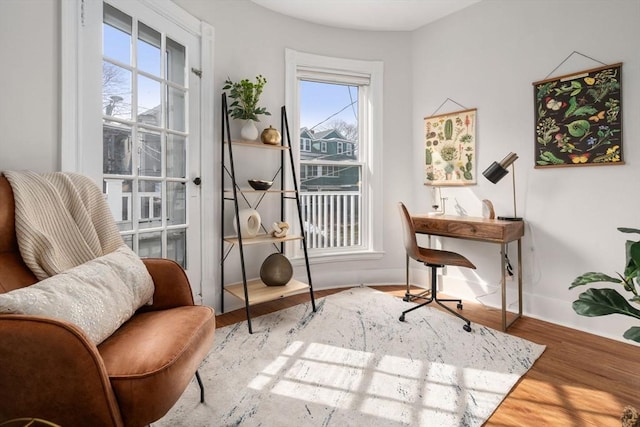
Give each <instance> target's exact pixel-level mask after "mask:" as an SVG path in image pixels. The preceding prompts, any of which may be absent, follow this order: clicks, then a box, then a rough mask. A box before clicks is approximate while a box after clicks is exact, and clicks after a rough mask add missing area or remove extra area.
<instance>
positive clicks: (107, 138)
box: [102, 122, 132, 175]
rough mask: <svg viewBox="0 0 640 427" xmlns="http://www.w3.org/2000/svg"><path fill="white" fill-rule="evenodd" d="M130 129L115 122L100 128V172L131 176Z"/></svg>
mask: <svg viewBox="0 0 640 427" xmlns="http://www.w3.org/2000/svg"><path fill="white" fill-rule="evenodd" d="M131 150H132V144H131V127H130V126H126V125H122V124H120V123H116V122H104V124H103V126H102V171H103V172H104V173H106V174H114V175H131V165H132V160H131V157H132V151H131Z"/></svg>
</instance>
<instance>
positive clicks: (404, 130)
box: [0, 0, 640, 339]
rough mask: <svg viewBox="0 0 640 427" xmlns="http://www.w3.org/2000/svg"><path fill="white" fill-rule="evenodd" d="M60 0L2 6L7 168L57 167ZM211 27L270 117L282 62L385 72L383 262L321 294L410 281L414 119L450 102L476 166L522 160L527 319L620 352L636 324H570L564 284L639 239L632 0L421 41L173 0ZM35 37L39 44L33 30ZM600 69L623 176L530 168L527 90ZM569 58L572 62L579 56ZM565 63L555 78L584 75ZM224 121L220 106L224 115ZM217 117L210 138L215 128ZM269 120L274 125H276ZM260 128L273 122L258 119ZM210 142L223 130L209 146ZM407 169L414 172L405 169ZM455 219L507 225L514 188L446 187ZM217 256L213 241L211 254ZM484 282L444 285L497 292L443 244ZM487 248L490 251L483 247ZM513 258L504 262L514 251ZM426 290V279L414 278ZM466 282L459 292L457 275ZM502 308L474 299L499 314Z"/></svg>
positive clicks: (437, 31)
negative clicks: (618, 113)
mask: <svg viewBox="0 0 640 427" xmlns="http://www.w3.org/2000/svg"><path fill="white" fill-rule="evenodd" d="M60 1H61V0H1V1H0V57H2V58H3V61H2V66H0V85H1V87H2V92H1V93H2V96H0V128H1V129H2V132H3V136H2V138H1V139H0V170H3V169H23V168H29V169H34V170H37V171H51V170H56V169H58V168H59V167H60V166H59V165H60V161H59V159H58V156H59V154H58V153H59V146H60V141H59V136H58V134H59V128H60V125H59V98H60V97H61V96H64V94H61V93H60V85H59V81H60V75H59V69H60V63H59V54H60V46H59V39H60V28H59V13H60V12H59V10H60ZM176 3H177V4H179V5H180V6H182V7H183V8H185V9H186V10H187V11H189V12H190V13H192V14H193V15H195V16H197V17H198V18H200V19H202V20H205V21H207V22H209V23H211V24H212V25H213V26H214V27H215V67H216V68H215V76H214V78H215V87H216V88H217V89H218V90H219V89H220V88H221V87H222V82H223V81H224V79H225V78H226V77H227V76H229V77H231V78H232V79H237V78H242V77H250V76H253V75H255V74H258V73H261V74H263V75H265V76H266V77H267V79H269V83H268V88H267V90H266V92H265V94H264V101H265V106H266V107H268V108H269V109H270V110H271V111H272V112H277V111H278V109H279V107H280V106H281V105H282V104H283V103H284V78H283V73H284V49H285V48H292V49H296V50H300V51H305V52H310V53H315V54H321V55H329V56H338V57H346V58H354V59H365V60H382V61H384V64H385V81H384V99H385V103H384V114H385V116H384V117H385V118H384V153H383V157H384V171H383V173H384V182H385V187H384V189H383V191H384V194H383V197H384V206H385V207H384V212H383V214H384V223H385V229H384V250H385V255H384V257H383V259H382V260H379V261H369V262H365V261H361V262H345V263H335V264H332V265H327V264H316V265H314V266H313V267H312V273H313V277H314V284H315V285H316V287H317V288H322V287H327V286H337V285H343V284H354V283H385V282H386V283H403V282H404V250H403V249H402V246H401V242H400V233H399V220H398V216H397V215H398V214H397V211H396V206H395V205H396V202H397V201H398V200H404V201H406V202H407V204H408V206H409V208H410V209H412V210H413V211H419V210H427V209H428V208H429V206H430V204H431V202H430V200H429V192H428V191H427V188H426V187H424V186H423V182H422V173H423V172H422V161H423V159H422V156H423V152H424V151H423V147H422V143H423V142H422V132H421V127H422V122H423V118H424V117H425V116H428V115H430V114H431V113H433V112H434V110H436V109H437V108H438V106H439V105H440V104H441V103H442V102H443V101H444V100H445V99H446V98H451V99H454V100H455V101H457V102H459V103H461V104H463V105H465V106H468V107H474V108H478V119H479V134H478V153H479V158H478V162H477V169H480V170H481V169H483V168H484V167H486V166H487V165H488V164H489V163H490V162H491V161H493V160H495V159H500V158H502V156H504V155H505V154H506V153H507V152H509V151H516V152H518V154H519V155H520V159H519V160H518V162H517V163H516V167H517V174H518V176H517V178H518V180H517V189H518V204H519V209H520V210H519V213H520V214H521V215H523V216H524V217H525V218H526V221H527V229H526V237H525V241H524V258H525V259H524V268H525V292H526V294H525V311H526V312H527V314H529V315H531V316H535V317H540V318H543V319H546V320H550V321H553V322H557V323H563V324H567V325H571V326H573V327H576V328H580V329H586V330H589V331H590V332H594V333H597V334H600V335H605V336H611V337H613V338H615V339H621V334H622V332H623V331H624V330H625V329H626V328H627V327H628V326H629V325H631V324H632V320H627V319H625V318H622V317H621V316H608V317H601V318H593V319H588V318H584V317H580V316H577V315H575V314H574V313H573V310H572V309H571V302H572V301H573V300H574V299H575V298H576V296H577V294H578V293H579V290H577V291H569V290H568V289H567V288H568V285H569V283H570V282H571V280H572V279H573V278H574V277H575V276H576V275H578V274H580V273H582V272H584V271H587V270H596V271H604V272H610V273H613V272H615V271H617V270H620V269H621V268H622V264H623V259H624V253H623V249H622V247H623V242H624V237H625V236H624V235H622V234H621V233H618V232H616V231H615V228H616V227H618V226H629V227H639V228H640V224H638V217H637V211H638V207H639V206H638V205H639V204H640V199H638V197H637V195H636V193H637V191H634V189H633V186H634V185H636V184H637V183H638V182H639V181H640V179H639V178H640V169H639V168H638V167H637V164H638V162H639V161H640V148H638V143H637V141H636V139H637V138H638V137H637V135H638V134H639V131H640V129H639V127H640V124H639V123H638V121H637V120H636V119H637V115H638V111H639V106H638V102H639V100H640V96H639V95H640V94H639V91H640V89H639V83H638V82H639V81H640V69H639V67H640V64H639V60H640V59H639V58H638V45H637V40H639V39H640V27H638V25H637V22H638V21H639V19H640V2H639V1H638V0H597V1H596V0H565V1H563V2H557V1H543V0H536V1H533V0H519V1H513V0H483V1H482V2H481V3H478V4H476V5H474V6H472V7H470V8H468V9H465V10H462V11H460V12H458V13H456V14H454V15H451V16H449V17H447V18H444V19H442V20H440V21H437V22H435V23H433V24H430V25H428V26H427V27H425V28H423V29H420V30H418V31H416V32H414V33H375V32H360V31H349V30H340V29H334V28H329V27H324V26H319V25H313V24H308V23H305V22H301V21H298V20H295V19H290V18H286V17H283V16H280V15H278V14H275V13H272V12H270V11H267V10H265V9H263V8H261V7H259V6H256V5H254V4H253V3H251V2H249V1H248V0H241V1H240V0H216V1H209V0H176ZM34 28H37V29H38V31H34ZM574 50H575V51H579V52H581V53H584V54H585V55H588V56H591V57H593V58H596V59H598V60H600V61H602V62H605V63H615V62H623V63H624V67H623V90H624V99H623V103H624V104H623V108H624V112H625V113H624V137H625V139H624V151H625V160H626V163H627V164H626V165H625V166H617V167H612V166H609V167H590V168H559V169H544V170H534V169H533V164H534V159H533V151H534V150H533V100H532V95H533V89H532V86H531V83H532V82H534V81H537V80H540V79H543V78H544V77H546V76H547V74H548V73H549V72H551V70H553V69H554V68H555V67H556V66H557V65H558V64H559V63H560V62H562V60H564V59H565V58H566V57H567V56H568V55H569V54H570V53H571V52H572V51H574ZM574 57H575V55H574ZM593 66H594V63H593V62H590V61H588V60H584V58H582V59H580V57H579V56H578V57H577V58H573V59H572V60H570V61H568V62H567V64H565V66H564V67H563V68H561V69H559V70H558V71H557V72H558V73H563V74H564V73H569V72H573V71H577V70H580V69H584V68H591V67H593ZM218 108H219V106H218ZM218 116H219V110H218V111H217V112H216V117H214V118H213V120H215V124H216V127H218V126H219V117H218ZM273 119H274V121H273V123H277V115H276V118H273ZM264 124H265V125H266V124H268V122H266V121H265V122H264ZM218 132H219V130H218V131H217V133H218ZM407 165H411V167H407ZM444 193H445V194H444V195H445V196H447V197H449V201H448V209H451V210H453V208H454V205H455V204H456V203H457V204H458V207H459V208H461V209H464V210H466V211H467V212H468V213H469V214H471V215H479V214H480V200H482V199H485V198H489V199H491V200H492V201H493V202H494V205H495V206H496V209H497V211H498V213H504V212H507V213H508V212H509V209H510V186H509V181H507V180H504V182H501V183H499V184H497V185H493V184H490V183H489V182H484V181H483V180H482V179H479V180H478V185H476V186H473V187H467V188H464V189H447V190H445V191H444ZM212 244H217V243H215V242H212ZM444 244H445V246H446V247H447V248H451V249H454V250H460V251H461V252H463V253H464V254H465V255H467V256H468V257H469V258H470V259H471V260H472V261H473V262H474V263H476V265H477V266H478V269H477V270H476V271H474V272H471V273H469V272H457V271H453V270H450V271H449V273H448V276H447V281H446V284H447V286H448V287H449V288H450V289H455V290H456V292H460V293H461V294H464V295H467V296H470V297H474V296H475V295H476V294H479V293H486V292H492V291H495V285H496V284H497V281H498V278H499V271H497V257H498V255H497V250H498V249H497V247H496V248H492V247H489V248H487V246H486V245H483V244H481V243H474V242H464V243H463V242H455V241H453V242H452V241H446V242H444ZM487 249H490V250H487ZM511 251H513V253H514V252H515V251H514V249H511V250H510V254H511V253H512V252H511ZM414 273H416V278H415V280H416V281H418V282H421V281H422V280H423V277H424V276H418V273H419V274H423V273H424V269H422V268H419V267H416V270H415V272H414ZM458 277H460V278H464V279H467V281H468V285H465V286H459V282H460V281H459V280H455V279H456V278H458ZM494 296H495V295H490V296H488V297H483V298H479V300H480V301H482V302H484V303H487V304H491V305H495V304H497V299H495V298H494Z"/></svg>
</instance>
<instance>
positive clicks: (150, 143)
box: [138, 130, 162, 176]
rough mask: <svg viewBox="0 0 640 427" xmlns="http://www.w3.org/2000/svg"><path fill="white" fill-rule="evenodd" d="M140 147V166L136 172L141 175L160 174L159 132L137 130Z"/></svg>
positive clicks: (160, 146)
mask: <svg viewBox="0 0 640 427" xmlns="http://www.w3.org/2000/svg"><path fill="white" fill-rule="evenodd" d="M138 144H139V147H140V168H139V170H138V174H139V175H142V176H161V175H162V143H161V140H160V134H158V133H155V132H149V131H145V130H140V131H138Z"/></svg>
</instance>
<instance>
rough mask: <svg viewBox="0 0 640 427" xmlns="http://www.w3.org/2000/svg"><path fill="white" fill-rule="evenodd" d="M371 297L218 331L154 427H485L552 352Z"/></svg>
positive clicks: (363, 292)
mask: <svg viewBox="0 0 640 427" xmlns="http://www.w3.org/2000/svg"><path fill="white" fill-rule="evenodd" d="M410 304H412V303H408V302H404V301H402V299H400V298H396V297H394V296H391V295H387V294H385V293H383V292H379V291H377V290H374V289H371V288H367V287H359V288H351V289H349V290H345V291H342V292H339V293H337V294H333V295H331V296H328V297H326V298H322V299H318V300H317V301H316V306H317V311H316V312H315V313H314V312H313V311H312V310H311V307H310V303H306V304H301V305H298V306H294V307H291V308H288V309H285V310H282V311H279V312H275V313H272V314H268V315H265V316H261V317H256V318H253V319H252V326H253V334H249V332H248V330H247V325H246V322H241V323H238V324H235V325H231V326H227V327H224V328H220V329H218V330H217V331H216V338H215V344H214V347H213V348H212V350H211V352H210V353H209V355H208V356H207V358H206V359H205V361H204V363H203V364H202V366H201V368H200V370H199V372H200V375H201V377H202V380H203V382H204V386H205V393H206V401H205V403H200V401H199V397H200V394H199V393H200V390H199V388H198V385H197V383H195V381H194V382H192V383H191V384H190V385H189V387H188V388H187V390H186V391H185V393H184V395H183V396H182V397H181V399H180V400H179V401H178V403H177V404H176V405H175V406H174V408H173V409H172V410H171V411H170V412H169V413H168V414H167V415H166V416H165V417H164V418H162V419H161V420H159V421H157V422H156V423H153V426H154V427H160V426H162V427H165V426H166V427H169V426H171V427H175V426H203V427H204V426H265V427H267V426H278V427H281V426H296V427H297V426H323V427H344V426H367V427H375V426H385V427H387V426H438V427H442V426H480V425H482V424H483V423H484V422H485V421H486V420H487V418H488V417H490V416H491V414H492V413H493V412H494V411H495V410H496V408H497V407H498V405H499V404H500V402H502V400H503V399H504V398H505V396H506V395H507V394H508V393H509V391H510V390H511V388H512V387H513V386H514V385H515V384H516V382H517V381H518V379H519V378H520V377H521V376H522V375H523V374H524V373H526V372H527V371H528V370H529V369H530V368H531V366H532V365H533V363H534V362H535V361H536V359H537V358H538V357H539V356H540V355H541V354H542V352H543V351H544V348H545V347H544V346H542V345H538V344H534V343H531V342H529V341H526V340H523V339H520V338H517V337H514V336H511V335H508V334H505V333H502V332H499V331H496V330H493V329H490V328H487V327H483V326H480V325H477V324H472V328H473V330H472V332H470V333H469V332H466V331H464V330H463V329H462V325H463V322H462V321H460V319H458V318H456V317H454V316H451V315H449V314H446V313H444V312H441V311H440V310H438V309H435V308H431V307H425V308H423V309H419V310H415V311H413V312H412V313H410V314H409V315H407V319H406V322H400V321H399V320H398V317H399V315H400V313H401V312H402V311H403V310H405V309H407V308H409V307H411V305H410Z"/></svg>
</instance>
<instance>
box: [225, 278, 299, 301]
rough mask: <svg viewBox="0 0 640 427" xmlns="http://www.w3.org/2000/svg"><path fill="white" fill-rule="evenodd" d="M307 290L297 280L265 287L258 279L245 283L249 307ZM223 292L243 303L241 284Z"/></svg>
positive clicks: (228, 286)
mask: <svg viewBox="0 0 640 427" xmlns="http://www.w3.org/2000/svg"><path fill="white" fill-rule="evenodd" d="M305 289H309V285H308V284H306V283H303V282H299V281H298V280H295V279H291V280H290V281H289V283H287V284H286V285H284V286H267V285H265V284H264V283H263V282H262V280H260V279H253V280H249V281H247V290H248V293H249V305H254V304H260V303H262V302H267V301H273V300H275V299H279V298H284V297H286V296H289V295H293V294H295V293H298V292H301V291H303V290H305ZM224 290H225V291H227V292H229V293H230V294H232V295H233V296H235V297H237V298H239V299H241V300H242V301H245V298H244V287H243V284H242V282H241V283H235V284H233V285H227V286H225V287H224ZM245 302H246V301H245Z"/></svg>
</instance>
